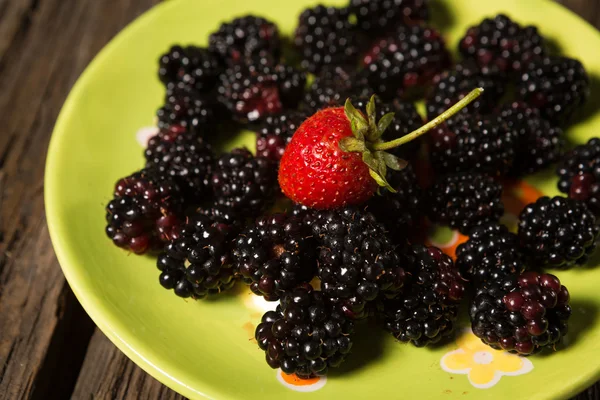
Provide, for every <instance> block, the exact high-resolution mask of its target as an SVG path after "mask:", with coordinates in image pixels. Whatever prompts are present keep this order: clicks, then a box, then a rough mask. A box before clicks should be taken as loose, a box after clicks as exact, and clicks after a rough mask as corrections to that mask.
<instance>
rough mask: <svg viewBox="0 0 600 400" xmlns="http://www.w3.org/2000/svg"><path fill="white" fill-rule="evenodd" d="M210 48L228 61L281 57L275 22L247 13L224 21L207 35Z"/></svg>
mask: <svg viewBox="0 0 600 400" xmlns="http://www.w3.org/2000/svg"><path fill="white" fill-rule="evenodd" d="M208 49H209V50H210V51H212V52H213V53H215V54H218V55H219V56H220V57H221V58H222V60H223V61H225V63H227V64H235V63H238V62H243V61H244V60H246V59H248V58H263V57H267V58H273V59H275V60H277V59H279V56H280V55H281V40H280V38H279V29H278V28H277V25H275V24H274V23H273V22H271V21H269V20H266V19H264V18H261V17H255V16H253V15H247V16H244V17H240V18H235V19H234V20H232V21H229V22H225V23H223V24H222V25H221V26H220V27H219V29H218V30H217V31H216V32H214V33H212V34H211V35H210V36H209V38H208Z"/></svg>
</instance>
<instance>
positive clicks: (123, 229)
mask: <svg viewBox="0 0 600 400" xmlns="http://www.w3.org/2000/svg"><path fill="white" fill-rule="evenodd" d="M182 215H183V196H182V193H181V190H180V188H179V186H178V185H177V184H176V182H175V181H173V180H172V179H171V178H169V177H166V176H163V175H161V174H159V173H157V171H155V170H151V169H142V170H141V171H138V172H135V173H133V174H132V175H129V176H127V177H125V178H122V179H120V180H119V181H118V182H117V183H116V185H115V191H114V197H113V199H112V200H111V201H110V202H109V203H108V205H107V206H106V223H107V226H106V234H107V236H108V237H109V238H111V239H112V241H113V243H114V244H115V245H117V246H118V247H121V248H124V249H127V250H131V251H133V252H134V253H136V254H143V253H146V252H148V251H150V252H153V251H157V250H160V249H162V246H163V244H164V242H168V241H169V240H171V238H173V237H177V232H178V228H179V225H180V220H181V217H182Z"/></svg>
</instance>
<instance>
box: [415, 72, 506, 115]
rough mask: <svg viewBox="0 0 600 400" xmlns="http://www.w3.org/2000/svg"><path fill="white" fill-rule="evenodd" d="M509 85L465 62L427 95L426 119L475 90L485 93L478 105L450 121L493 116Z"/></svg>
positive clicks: (440, 79)
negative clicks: (490, 114) (481, 89)
mask: <svg viewBox="0 0 600 400" xmlns="http://www.w3.org/2000/svg"><path fill="white" fill-rule="evenodd" d="M505 86H506V83H505V82H503V81H502V80H501V79H498V77H497V76H494V75H489V74H484V73H483V72H482V71H481V70H480V69H479V67H478V66H477V65H476V64H474V63H473V62H468V61H467V62H462V63H459V64H456V65H455V66H454V68H452V69H450V70H448V71H444V72H443V73H441V74H439V75H437V76H436V77H435V78H434V79H433V84H432V88H431V89H430V90H429V93H428V94H427V98H426V103H427V117H428V118H429V119H433V118H435V117H437V116H438V115H440V114H441V113H443V112H444V111H446V110H447V109H448V108H450V107H451V106H452V105H454V104H455V103H456V102H457V101H459V100H461V99H462V98H463V97H465V96H466V95H467V94H469V92H470V91H472V90H473V89H475V88H478V87H479V88H483V89H484V92H483V93H482V94H481V96H479V97H478V98H477V99H475V101H473V102H472V103H471V104H469V105H468V106H467V107H465V108H463V109H462V110H461V111H460V112H459V113H458V114H457V115H455V116H453V117H452V118H451V119H450V120H448V124H449V125H450V124H453V123H460V122H461V121H462V120H463V118H468V117H469V116H473V115H475V116H480V115H485V114H489V113H491V112H492V111H493V110H494V108H496V106H497V105H498V103H499V101H500V98H501V97H502V96H503V95H504V91H505Z"/></svg>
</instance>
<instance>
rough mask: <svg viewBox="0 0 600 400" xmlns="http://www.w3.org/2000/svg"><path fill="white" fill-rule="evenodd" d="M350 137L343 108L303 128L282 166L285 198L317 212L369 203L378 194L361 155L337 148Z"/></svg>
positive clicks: (322, 113) (315, 118)
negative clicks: (344, 139) (324, 209)
mask: <svg viewBox="0 0 600 400" xmlns="http://www.w3.org/2000/svg"><path fill="white" fill-rule="evenodd" d="M351 136H353V134H352V128H351V126H350V122H349V121H348V117H346V114H345V112H344V107H336V108H326V109H324V110H321V111H318V112H317V113H316V114H315V115H313V116H312V117H310V118H309V119H308V120H306V121H305V122H304V123H303V124H302V125H300V127H299V128H298V130H297V131H296V133H294V136H293V137H292V141H291V142H290V143H289V144H288V146H287V147H286V150H285V152H284V153H283V157H282V159H281V164H280V166H279V185H280V186H281V189H282V190H283V192H284V193H285V195H286V196H287V197H289V198H290V199H292V200H294V201H295V202H297V203H300V204H304V205H305V206H308V207H315V208H334V207H341V206H344V205H348V204H360V203H363V202H365V201H367V200H368V199H369V198H370V197H371V196H372V195H373V193H375V190H377V182H375V180H374V179H373V178H371V176H370V175H369V167H368V166H367V164H365V163H364V162H363V160H362V157H361V154H360V153H350V152H346V151H344V150H342V149H340V147H339V146H338V143H339V141H340V139H342V138H345V137H351Z"/></svg>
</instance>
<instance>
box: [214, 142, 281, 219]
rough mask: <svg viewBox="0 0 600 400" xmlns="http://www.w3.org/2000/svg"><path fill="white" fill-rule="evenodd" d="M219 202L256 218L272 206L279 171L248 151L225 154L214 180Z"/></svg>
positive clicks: (216, 197)
mask: <svg viewBox="0 0 600 400" xmlns="http://www.w3.org/2000/svg"><path fill="white" fill-rule="evenodd" d="M211 186H212V188H213V193H214V195H215V199H216V203H217V204H220V205H223V206H227V207H231V208H232V209H234V210H235V211H237V212H239V213H240V214H241V215H242V216H245V217H256V216H257V215H258V214H259V213H260V212H261V211H263V210H264V209H265V208H266V207H267V206H269V205H270V204H271V202H272V201H273V199H274V197H275V193H276V190H277V169H276V168H274V167H273V163H272V162H271V161H269V160H268V159H266V158H264V157H254V156H253V155H252V153H250V152H249V151H248V150H246V149H234V150H232V151H231V152H229V153H225V154H223V155H222V156H221V157H220V158H219V160H218V161H217V165H216V167H215V169H214V171H213V174H212V177H211Z"/></svg>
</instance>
